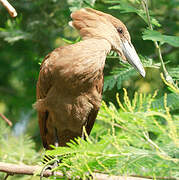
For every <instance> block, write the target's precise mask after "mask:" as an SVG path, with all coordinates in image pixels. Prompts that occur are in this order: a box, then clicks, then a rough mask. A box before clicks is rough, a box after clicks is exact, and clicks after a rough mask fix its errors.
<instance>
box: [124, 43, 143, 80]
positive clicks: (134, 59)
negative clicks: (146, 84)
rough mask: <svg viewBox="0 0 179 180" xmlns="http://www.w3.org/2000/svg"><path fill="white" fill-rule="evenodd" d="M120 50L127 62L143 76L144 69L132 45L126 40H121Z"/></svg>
mask: <svg viewBox="0 0 179 180" xmlns="http://www.w3.org/2000/svg"><path fill="white" fill-rule="evenodd" d="M122 51H123V54H124V56H125V57H126V59H127V61H128V62H129V64H131V65H132V66H133V67H134V68H135V69H136V70H137V71H138V72H139V73H140V74H141V75H142V76H143V77H145V70H144V68H143V65H142V63H141V61H140V59H139V56H138V55H137V53H136V50H135V48H134V46H133V45H132V44H131V43H130V42H128V41H127V40H125V41H122Z"/></svg>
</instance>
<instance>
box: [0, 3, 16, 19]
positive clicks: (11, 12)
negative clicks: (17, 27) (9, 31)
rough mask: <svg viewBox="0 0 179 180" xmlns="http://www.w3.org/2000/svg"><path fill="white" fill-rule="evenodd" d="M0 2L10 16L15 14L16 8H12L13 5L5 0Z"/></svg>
mask: <svg viewBox="0 0 179 180" xmlns="http://www.w3.org/2000/svg"><path fill="white" fill-rule="evenodd" d="M0 2H1V3H2V5H3V6H4V7H5V8H6V9H7V11H8V12H9V14H10V16H11V17H16V16H17V12H16V10H15V9H14V7H12V5H11V4H10V3H9V2H8V1H7V0H0Z"/></svg>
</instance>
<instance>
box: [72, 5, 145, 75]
mask: <svg viewBox="0 0 179 180" xmlns="http://www.w3.org/2000/svg"><path fill="white" fill-rule="evenodd" d="M71 17H72V19H73V22H72V26H74V27H75V28H76V29H78V30H79V31H80V35H81V36H82V37H83V39H87V38H98V39H100V38H102V39H106V40H107V41H108V42H109V43H110V44H111V48H112V49H113V50H115V51H116V52H117V53H118V54H119V55H120V56H121V57H122V59H123V60H127V61H128V62H129V63H130V64H131V65H132V66H134V67H135V68H136V69H137V70H138V71H139V73H140V74H141V75H142V76H143V77H145V70H144V68H143V66H142V63H141V61H140V59H139V57H138V55H137V53H136V51H135V48H134V46H133V45H132V43H131V38H130V34H129V32H128V30H127V28H126V26H125V25H124V24H123V23H122V22H121V21H120V20H119V19H117V18H115V17H113V16H112V15H109V14H106V13H103V12H101V11H97V10H94V9H91V8H85V9H80V10H78V11H75V12H73V13H72V14H71Z"/></svg>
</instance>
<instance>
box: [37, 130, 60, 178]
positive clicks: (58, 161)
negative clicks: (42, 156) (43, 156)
mask: <svg viewBox="0 0 179 180" xmlns="http://www.w3.org/2000/svg"><path fill="white" fill-rule="evenodd" d="M54 134H55V142H54V145H55V147H58V146H59V143H58V135H57V129H56V128H55V133H54ZM47 158H48V159H50V158H52V159H53V157H52V156H50V157H47ZM58 163H60V160H58V159H57V156H55V158H54V162H53V163H52V164H47V165H45V166H44V168H43V169H42V171H41V173H40V179H42V178H43V173H44V171H46V170H47V169H51V170H52V169H54V168H56V167H58ZM53 173H54V172H53Z"/></svg>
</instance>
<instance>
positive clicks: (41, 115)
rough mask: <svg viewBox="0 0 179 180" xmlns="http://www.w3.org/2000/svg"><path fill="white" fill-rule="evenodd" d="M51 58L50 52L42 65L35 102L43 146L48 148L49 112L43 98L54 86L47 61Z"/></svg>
mask: <svg viewBox="0 0 179 180" xmlns="http://www.w3.org/2000/svg"><path fill="white" fill-rule="evenodd" d="M49 58H50V54H48V55H47V56H46V57H45V58H44V60H43V62H42V64H41V67H40V73H39V79H38V82H37V88H36V94H37V102H36V103H35V108H36V109H37V111H38V121H39V128H40V135H41V138H42V142H43V146H44V147H45V148H47V146H48V145H47V140H46V133H47V128H46V121H47V119H48V115H49V112H48V110H47V109H46V108H45V107H44V104H43V100H44V98H45V97H46V95H47V93H48V91H49V89H50V88H51V86H52V83H51V81H52V75H51V72H50V70H49V68H48V66H47V64H46V63H47V61H48V59H49Z"/></svg>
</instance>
